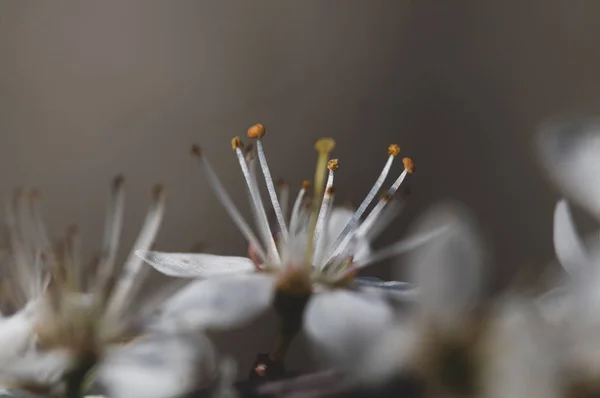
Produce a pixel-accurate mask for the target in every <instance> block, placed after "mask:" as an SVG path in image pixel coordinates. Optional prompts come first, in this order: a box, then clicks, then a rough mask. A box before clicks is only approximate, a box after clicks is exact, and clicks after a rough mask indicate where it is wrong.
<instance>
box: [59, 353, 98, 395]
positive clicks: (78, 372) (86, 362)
mask: <svg viewBox="0 0 600 398" xmlns="http://www.w3.org/2000/svg"><path fill="white" fill-rule="evenodd" d="M95 364H96V359H95V357H94V356H89V357H86V358H84V359H83V360H81V361H80V362H79V364H78V365H77V366H76V367H75V368H74V369H73V370H71V371H70V372H68V373H67V374H65V395H66V398H81V397H83V394H82V393H83V383H84V381H85V377H86V375H87V374H88V372H89V371H90V370H91V369H92V368H93V367H94V365H95Z"/></svg>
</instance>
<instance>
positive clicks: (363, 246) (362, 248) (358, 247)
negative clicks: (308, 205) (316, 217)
mask: <svg viewBox="0 0 600 398" xmlns="http://www.w3.org/2000/svg"><path fill="white" fill-rule="evenodd" d="M353 215H354V212H353V211H352V210H349V209H346V208H345V207H341V206H338V207H334V208H333V209H332V210H331V215H330V218H329V224H328V226H327V235H326V237H325V239H326V242H327V244H328V245H329V244H332V243H333V242H334V241H335V239H336V238H337V237H338V235H339V234H340V233H341V232H342V230H343V229H344V227H345V226H346V224H348V222H349V221H350V220H351V219H352V216H353ZM351 244H352V248H351V249H350V252H349V253H348V254H350V255H352V256H353V258H354V261H359V260H362V259H364V258H367V257H369V255H370V254H371V246H370V244H369V240H368V239H367V238H365V237H362V236H360V237H358V236H357V237H354V238H353V241H352V243H351Z"/></svg>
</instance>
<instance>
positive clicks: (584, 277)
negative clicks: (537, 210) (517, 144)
mask: <svg viewBox="0 0 600 398" xmlns="http://www.w3.org/2000/svg"><path fill="white" fill-rule="evenodd" d="M538 147H539V155H540V160H541V163H542V165H543V167H544V169H545V171H546V172H547V174H548V176H549V178H550V180H551V181H552V182H553V183H554V184H555V186H556V187H557V188H558V189H559V190H560V192H561V193H562V194H563V195H564V196H565V197H566V198H568V200H570V201H571V202H572V203H573V204H575V205H577V206H579V207H581V208H582V209H583V210H585V211H586V212H587V213H588V214H589V215H590V216H592V217H593V218H595V219H596V220H597V221H600V179H598V176H599V175H600V119H585V118H581V119H570V120H562V121H555V122H552V123H548V124H547V125H545V126H544V127H543V128H542V129H541V132H540V134H539V139H538ZM598 239H599V238H598V234H595V236H594V237H593V238H592V239H587V240H582V239H581V238H580V236H579V234H578V233H577V230H576V227H575V226H574V223H573V220H572V217H571V213H570V210H569V207H568V204H567V201H566V200H564V199H563V200H561V201H559V203H558V204H557V206H556V209H555V218H554V247H555V251H556V255H557V257H558V259H559V262H560V263H561V264H562V266H563V267H564V268H565V270H566V271H567V273H568V274H569V277H570V278H569V280H568V282H567V284H566V285H565V286H562V287H560V288H558V289H561V290H558V289H557V290H555V291H552V292H550V293H549V297H550V299H546V300H545V313H546V314H548V313H549V312H550V311H551V310H554V311H553V312H551V315H553V316H555V317H556V318H558V319H559V320H560V321H562V325H561V326H562V328H560V334H559V335H560V337H561V341H560V346H559V348H558V349H559V353H560V354H561V357H562V364H563V366H564V374H565V375H566V381H565V386H566V388H567V394H575V395H573V396H586V395H585V394H589V393H592V392H593V391H597V386H598V385H599V383H600V355H599V354H600V311H599V310H598V308H600V247H599V245H598ZM553 296H554V297H553ZM547 297H548V296H547ZM552 298H555V299H554V300H552ZM556 318H554V319H556ZM582 394H583V395H582Z"/></svg>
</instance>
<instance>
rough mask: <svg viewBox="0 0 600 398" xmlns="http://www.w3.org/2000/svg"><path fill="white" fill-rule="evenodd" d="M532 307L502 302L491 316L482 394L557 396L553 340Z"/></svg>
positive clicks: (497, 396)
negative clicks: (492, 316) (492, 317)
mask: <svg viewBox="0 0 600 398" xmlns="http://www.w3.org/2000/svg"><path fill="white" fill-rule="evenodd" d="M548 332H549V328H547V325H546V324H545V323H544V322H543V320H542V319H541V318H540V317H539V316H538V314H537V313H536V311H535V308H534V307H531V306H528V305H525V304H522V303H520V302H518V301H515V302H510V303H507V304H504V305H503V306H502V308H501V309H500V311H499V312H498V313H497V314H496V315H495V316H494V319H493V321H492V323H491V333H490V335H489V337H488V339H489V340H488V341H487V343H488V344H487V346H486V347H487V352H486V353H487V357H486V358H487V365H488V366H487V367H485V368H484V372H483V375H484V390H485V394H484V396H485V397H488V398H505V397H528V398H546V397H548V398H552V397H559V396H560V394H559V391H560V385H559V380H560V377H559V376H560V374H559V372H558V362H557V359H558V358H557V357H555V356H554V354H555V353H556V351H557V350H556V342H555V341H553V339H552V336H551V335H550V334H549V333H548Z"/></svg>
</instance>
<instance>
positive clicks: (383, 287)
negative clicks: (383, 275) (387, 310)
mask: <svg viewBox="0 0 600 398" xmlns="http://www.w3.org/2000/svg"><path fill="white" fill-rule="evenodd" d="M354 284H355V285H356V286H357V287H358V289H360V290H361V291H363V292H365V293H366V294H373V295H377V296H379V297H385V298H393V299H397V300H402V301H413V300H416V299H417V297H418V293H419V290H418V288H417V287H416V286H415V285H413V284H412V283H407V282H399V281H384V280H382V279H379V278H374V277H359V278H356V279H355V280H354Z"/></svg>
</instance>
